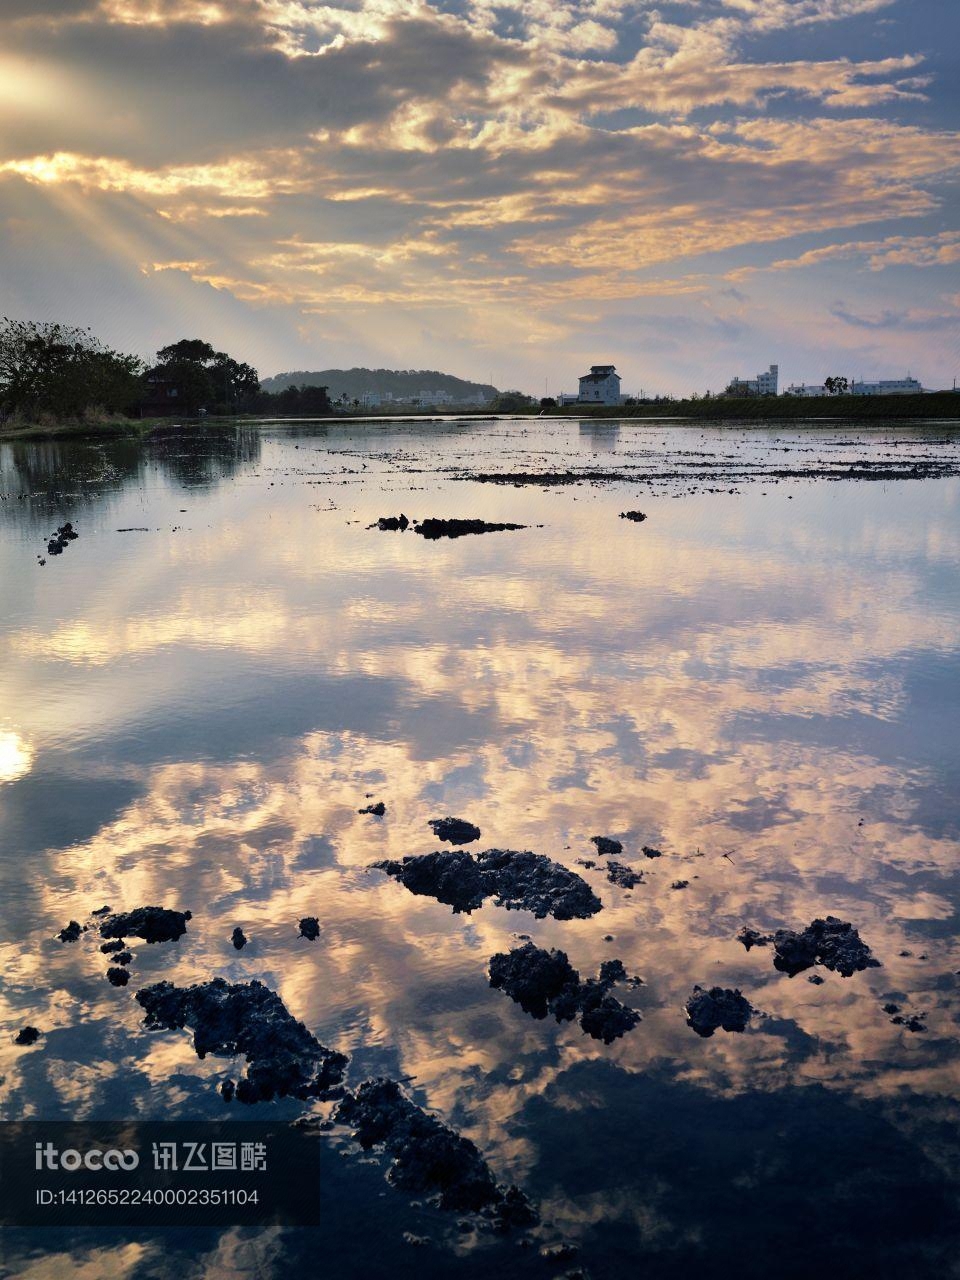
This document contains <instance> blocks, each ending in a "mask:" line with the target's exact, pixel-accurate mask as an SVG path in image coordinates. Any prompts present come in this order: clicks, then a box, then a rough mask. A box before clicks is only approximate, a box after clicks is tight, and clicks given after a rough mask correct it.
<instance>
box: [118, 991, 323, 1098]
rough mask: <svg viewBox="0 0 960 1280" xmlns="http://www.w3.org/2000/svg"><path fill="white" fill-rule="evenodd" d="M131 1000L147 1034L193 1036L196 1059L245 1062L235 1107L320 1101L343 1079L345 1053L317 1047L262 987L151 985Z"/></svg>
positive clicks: (301, 1026)
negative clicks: (273, 1101) (293, 1100)
mask: <svg viewBox="0 0 960 1280" xmlns="http://www.w3.org/2000/svg"><path fill="white" fill-rule="evenodd" d="M137 1002H138V1004H140V1005H141V1006H142V1007H143V1009H144V1010H145V1011H146V1017H145V1019H144V1026H145V1027H146V1028H147V1030H149V1031H158V1030H159V1031H172V1030H180V1029H183V1028H185V1027H186V1028H189V1029H190V1030H191V1031H193V1047H194V1049H195V1050H196V1051H197V1056H198V1057H200V1058H205V1057H206V1055H207V1054H208V1053H212V1054H215V1055H217V1056H219V1057H235V1056H242V1057H244V1058H246V1061H247V1071H246V1075H244V1076H243V1077H241V1079H240V1080H238V1081H237V1083H236V1096H237V1099H238V1100H239V1101H240V1102H245V1103H250V1102H261V1101H268V1100H269V1099H270V1098H274V1097H293V1098H300V1099H306V1098H320V1097H323V1096H325V1095H328V1093H329V1091H330V1090H331V1089H332V1088H334V1087H335V1086H336V1085H338V1084H340V1082H341V1080H342V1079H343V1073H344V1070H345V1068H346V1065H347V1058H346V1057H345V1055H344V1054H342V1053H338V1052H336V1050H333V1049H328V1048H326V1046H325V1045H322V1044H321V1043H320V1041H319V1040H317V1039H316V1037H315V1036H314V1035H313V1034H312V1033H311V1032H310V1031H308V1030H307V1028H306V1027H305V1026H304V1025H303V1023H302V1022H298V1021H297V1019H296V1018H294V1017H293V1016H292V1014H290V1013H288V1012H287V1008H286V1006H285V1005H284V1003H283V1001H282V1000H281V999H280V997H279V996H278V995H277V993H276V992H275V991H271V990H270V989H269V987H265V986H264V985H263V983H262V982H257V981H256V980H253V981H251V982H236V983H228V982H225V981H224V979H223V978H214V979H213V980H212V981H210V982H201V983H197V984H196V985H195V986H192V987H175V986H174V985H173V983H172V982H157V983H155V984H154V985H153V986H150V987H143V988H142V989H141V990H140V991H138V992H137ZM221 1092H223V1089H222V1087H221Z"/></svg>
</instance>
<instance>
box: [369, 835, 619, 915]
mask: <svg viewBox="0 0 960 1280" xmlns="http://www.w3.org/2000/svg"><path fill="white" fill-rule="evenodd" d="M373 865H374V866H375V867H377V868H378V869H379V870H381V871H385V872H386V873H387V875H389V876H393V877H394V878H395V879H397V880H399V881H400V883H401V884H403V885H404V886H405V887H406V888H407V889H408V890H409V891H410V893H415V894H421V895H424V896H426V897H430V898H436V899H437V901H438V902H445V903H446V904H447V905H448V906H452V907H453V910H454V912H455V913H459V912H461V911H466V912H470V911H474V910H476V908H477V907H480V906H482V904H483V902H484V900H485V899H486V898H491V897H492V898H493V899H494V901H495V903H496V905H497V906H498V907H505V908H506V909H507V910H508V911H532V912H533V914H534V915H535V916H536V917H537V918H538V919H543V917H544V916H548V915H549V916H553V917H554V918H555V919H557V920H586V919H587V918H588V917H589V916H592V915H595V914H596V913H597V912H598V911H600V910H601V908H602V903H601V902H600V899H599V898H598V897H597V896H596V894H595V893H594V892H593V890H592V889H591V888H590V886H589V885H588V884H587V882H586V880H584V879H583V877H582V876H578V875H577V874H576V872H575V871H568V870H567V868H566V867H562V866H560V864H559V863H557V862H551V860H550V859H549V858H545V857H544V856H543V855H542V854H539V853H530V852H529V851H527V852H523V853H519V852H516V851H515V850H512V849H487V850H486V851H485V852H484V853H478V854H471V853H467V852H466V850H463V849H452V850H450V851H449V852H448V853H444V852H437V853H425V854H420V855H417V856H412V857H407V858H404V859H403V861H402V862H395V861H386V862H375V863H374V864H373Z"/></svg>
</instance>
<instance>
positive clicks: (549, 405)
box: [540, 396, 557, 409]
mask: <svg viewBox="0 0 960 1280" xmlns="http://www.w3.org/2000/svg"><path fill="white" fill-rule="evenodd" d="M556 407H557V402H556V400H554V398H553V396H541V397H540V408H541V409H555V408H556Z"/></svg>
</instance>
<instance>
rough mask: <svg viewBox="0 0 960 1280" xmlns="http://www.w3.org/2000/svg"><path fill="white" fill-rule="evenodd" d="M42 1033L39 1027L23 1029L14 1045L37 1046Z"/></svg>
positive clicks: (18, 1033)
mask: <svg viewBox="0 0 960 1280" xmlns="http://www.w3.org/2000/svg"><path fill="white" fill-rule="evenodd" d="M40 1035H41V1032H40V1030H39V1029H38V1028H37V1027H22V1028H21V1029H20V1030H19V1031H18V1032H17V1036H16V1039H15V1040H14V1042H13V1043H14V1044H36V1043H37V1041H38V1040H39V1039H40Z"/></svg>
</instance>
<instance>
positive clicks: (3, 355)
mask: <svg viewBox="0 0 960 1280" xmlns="http://www.w3.org/2000/svg"><path fill="white" fill-rule="evenodd" d="M141 372H142V365H141V363H140V361H139V360H138V359H137V358H136V356H129V355H124V354H122V353H121V352H118V351H112V350H111V349H110V348H109V347H105V346H104V345H103V344H102V343H101V342H100V341H99V340H98V339H97V338H95V337H94V336H93V335H92V334H91V332H90V330H89V329H83V328H78V327H76V326H74V325H65V324H58V323H55V322H47V323H41V322H37V321H33V320H10V319H8V318H7V317H4V318H3V321H2V323H0V409H2V410H3V412H4V413H21V414H23V415H24V416H26V417H36V416H37V415H39V414H42V413H48V414H51V415H52V416H54V417H56V418H61V419H64V418H79V417H82V416H83V415H84V413H86V412H87V411H88V410H93V409H104V410H107V411H108V412H114V413H115V412H121V411H123V410H126V409H129V408H131V407H132V406H133V405H135V404H136V402H137V399H138V394H139V386H140V382H139V379H140V374H141Z"/></svg>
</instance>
